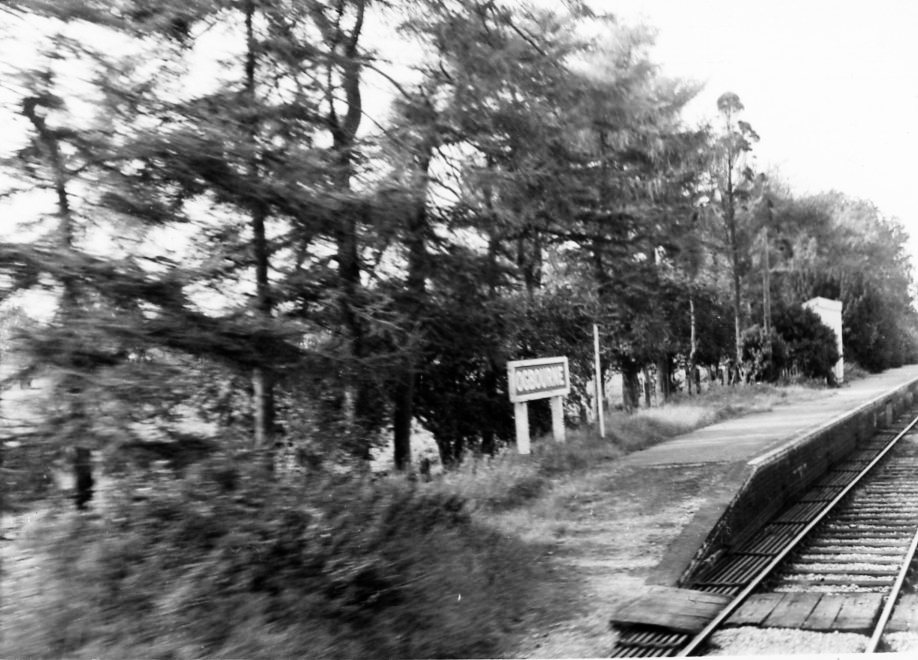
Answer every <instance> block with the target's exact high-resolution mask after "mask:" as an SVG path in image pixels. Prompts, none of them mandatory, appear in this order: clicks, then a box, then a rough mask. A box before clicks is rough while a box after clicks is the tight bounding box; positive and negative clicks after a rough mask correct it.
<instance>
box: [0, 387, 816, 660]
mask: <svg viewBox="0 0 918 660" xmlns="http://www.w3.org/2000/svg"><path fill="white" fill-rule="evenodd" d="M815 396H820V391H819V390H816V389H806V388H800V387H795V388H783V389H782V388H774V387H767V386H756V387H749V388H737V389H726V388H723V389H715V390H713V391H712V392H709V393H708V394H706V395H704V396H702V397H698V398H693V399H684V400H680V401H676V402H674V403H673V404H672V405H669V406H666V407H664V408H661V409H651V410H643V411H641V412H639V413H637V414H635V415H632V416H626V415H624V414H613V415H611V416H610V417H609V418H608V424H607V430H608V434H609V437H608V438H607V439H606V440H603V441H601V440H599V439H598V438H597V437H596V435H595V434H594V433H593V432H592V431H589V430H584V431H572V432H571V433H570V437H569V441H568V442H567V443H565V444H563V445H556V444H554V443H551V442H546V441H541V442H536V443H535V451H534V454H533V455H532V456H531V457H520V456H517V455H515V454H513V453H512V452H507V453H505V454H503V455H501V456H498V457H497V458H495V459H492V460H488V461H479V462H469V463H468V464H467V465H464V466H463V467H462V468H460V469H458V470H456V471H454V472H451V473H449V474H447V475H445V476H444V477H442V478H439V479H435V480H434V481H433V482H432V483H429V484H424V483H420V484H419V483H409V482H406V481H405V480H404V479H397V478H389V479H384V480H376V481H372V480H366V479H364V480H356V479H353V478H339V479H334V480H333V479H330V478H327V477H326V478H321V479H320V478H318V477H312V478H310V479H309V480H308V481H307V483H306V486H305V488H304V487H303V484H302V483H298V484H295V485H294V484H282V483H278V484H272V485H265V483H264V481H263V480H262V479H259V478H257V477H256V476H255V475H254V474H253V473H251V472H250V471H249V469H248V468H247V467H246V465H247V463H248V462H247V461H244V460H239V457H235V458H234V459H232V460H229V459H227V458H226V457H224V458H222V459H213V460H210V461H209V462H206V463H203V464H201V465H199V466H197V467H195V468H192V469H190V470H189V471H187V472H186V473H185V474H183V475H180V476H176V475H174V474H171V473H169V472H167V471H160V472H159V473H157V474H155V475H145V476H144V478H143V480H142V481H141V480H138V481H134V482H131V481H125V482H123V483H121V484H119V486H118V492H116V493H112V494H110V495H109V497H108V498H107V503H106V504H105V506H101V505H98V506H97V510H96V511H95V512H94V513H92V514H90V515H78V514H74V513H72V512H70V511H57V512H55V511H49V512H47V513H45V514H43V515H42V516H41V517H40V519H37V520H35V521H33V522H31V523H30V524H29V525H27V527H26V528H25V529H24V530H23V533H22V534H21V536H20V538H19V539H18V540H17V541H16V542H15V543H5V544H4V546H3V554H4V557H3V559H4V563H3V567H2V571H3V574H2V580H3V582H2V584H0V587H2V592H3V594H4V598H3V600H2V603H0V620H2V621H3V635H2V638H0V657H22V656H44V657H60V656H67V657H134V656H137V657H140V656H143V657H169V658H191V657H218V656H220V657H226V656H234V657H294V656H295V657H358V656H370V657H391V656H400V657H437V656H440V657H442V656H453V657H455V656H465V657H469V656H490V655H494V654H495V653H497V652H499V650H500V649H501V648H502V641H503V639H504V638H505V637H506V636H507V635H508V634H511V632H513V631H516V632H518V629H519V622H520V621H521V620H522V617H523V615H524V613H525V610H526V608H527V606H528V604H529V603H531V602H532V601H533V599H541V602H543V603H544V599H545V593H544V591H539V583H540V580H542V579H543V576H544V575H545V571H546V570H551V568H550V566H547V565H546V563H545V561H544V556H545V553H544V549H545V548H546V547H548V546H550V544H551V542H552V530H553V529H555V528H556V526H557V525H559V524H563V522H564V516H565V515H566V509H565V506H564V500H565V498H566V497H568V496H569V495H570V492H571V488H576V484H577V482H578V480H579V479H582V478H586V477H588V474H589V472H590V470H591V469H595V468H596V467H598V466H602V465H608V464H609V463H610V462H614V461H615V460H616V459H617V458H619V457H621V456H623V455H624V454H627V453H629V452H632V451H635V450H638V449H641V448H644V447H647V446H650V445H652V444H654V443H657V442H659V441H661V440H664V439H666V438H669V437H672V436H675V435H678V434H680V433H684V432H687V431H691V430H693V429H696V428H699V427H702V426H705V425H708V424H711V423H714V422H717V421H719V420H722V419H726V418H728V417H734V416H738V415H742V414H745V413H748V412H752V411H757V410H765V409H769V408H771V407H772V406H774V405H776V404H779V403H781V402H784V401H787V400H788V399H795V400H796V399H800V398H805V397H815ZM151 476H154V477H155V480H156V481H155V483H154V484H153V486H154V487H153V489H150V488H149V486H150V478H151ZM558 596H559V597H561V596H562V595H561V594H558ZM546 606H550V604H549V605H546Z"/></svg>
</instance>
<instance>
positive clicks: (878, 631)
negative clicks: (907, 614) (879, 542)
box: [864, 529, 918, 653]
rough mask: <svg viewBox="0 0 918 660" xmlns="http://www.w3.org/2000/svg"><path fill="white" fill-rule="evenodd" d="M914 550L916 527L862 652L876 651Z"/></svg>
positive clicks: (903, 583)
mask: <svg viewBox="0 0 918 660" xmlns="http://www.w3.org/2000/svg"><path fill="white" fill-rule="evenodd" d="M916 550H918V529H915V534H914V535H913V536H912V542H911V544H910V545H909V546H908V552H906V553H905V559H904V560H903V562H902V566H900V567H899V573H898V575H897V576H896V581H895V582H894V583H893V586H892V589H890V592H889V595H888V596H887V597H886V603H885V604H884V605H883V611H882V612H880V618H879V619H877V623H876V625H875V626H874V628H873V635H871V636H870V641H869V642H867V647H866V648H865V649H864V653H875V652H876V650H877V646H879V644H880V638H881V637H882V636H883V631H884V630H885V629H886V624H887V623H889V618H890V617H891V616H892V612H893V609H894V608H895V606H896V600H898V598H899V592H901V591H902V587H903V586H904V585H905V577H906V575H908V571H909V569H910V568H911V565H912V560H913V559H914V558H915V552H916Z"/></svg>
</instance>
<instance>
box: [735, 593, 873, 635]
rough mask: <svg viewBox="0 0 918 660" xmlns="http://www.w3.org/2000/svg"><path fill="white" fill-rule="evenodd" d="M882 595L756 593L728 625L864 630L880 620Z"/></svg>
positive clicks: (815, 629) (846, 630)
mask: <svg viewBox="0 0 918 660" xmlns="http://www.w3.org/2000/svg"><path fill="white" fill-rule="evenodd" d="M883 597H884V594H878V593H850V594H830V593H802V592H800V593H795V592H788V593H764V594H753V595H752V596H750V597H749V598H748V599H747V600H746V602H745V603H743V604H742V605H741V606H740V608H739V609H738V610H737V611H736V612H734V613H733V614H732V615H731V616H730V618H729V619H727V621H726V623H725V625H726V626H731V627H732V626H762V627H764V628H794V629H798V630H814V631H824V632H825V631H839V632H864V631H868V630H870V629H871V628H872V627H873V624H874V622H875V621H876V620H877V617H878V616H879V614H880V609H881V608H882V607H883Z"/></svg>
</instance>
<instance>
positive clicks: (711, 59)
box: [592, 0, 918, 264]
mask: <svg viewBox="0 0 918 660" xmlns="http://www.w3.org/2000/svg"><path fill="white" fill-rule="evenodd" d="M592 5H593V6H594V7H595V8H596V9H602V10H606V11H610V12H612V13H615V14H617V15H619V16H621V17H622V18H623V19H625V20H626V22H628V23H633V22H637V21H638V20H639V19H640V18H642V17H643V18H645V19H646V23H648V24H650V25H653V26H655V27H656V28H657V29H658V34H657V46H656V48H655V49H654V50H653V51H652V53H653V58H654V60H655V61H657V62H658V63H659V64H660V65H661V68H662V71H663V73H664V74H666V75H672V76H678V77H682V78H690V79H693V80H697V81H699V82H703V83H706V86H705V89H704V90H703V91H702V93H701V94H700V95H699V97H698V98H697V99H696V100H695V101H694V102H693V104H692V105H691V106H690V107H689V113H688V116H689V117H690V118H701V117H709V118H710V117H713V116H714V115H715V114H716V100H717V97H718V96H720V94H721V93H723V92H725V91H732V92H735V93H736V94H738V95H739V97H740V99H741V100H742V102H743V104H744V105H745V106H746V111H745V119H746V120H747V121H749V123H750V124H752V127H753V128H754V129H755V130H756V132H757V133H758V134H759V135H760V136H761V141H760V142H759V144H758V145H757V146H756V153H757V154H758V157H757V161H758V166H759V168H760V169H762V170H766V171H767V170H768V169H769V168H771V167H777V169H778V171H779V173H780V175H781V176H782V178H783V179H785V180H786V181H787V182H788V183H789V184H790V185H791V187H792V188H793V189H794V191H795V192H797V193H800V194H804V193H807V192H819V191H823V190H830V189H835V190H839V191H841V192H844V193H846V194H848V195H851V196H853V197H861V198H865V199H869V200H871V201H873V202H874V203H875V204H876V205H877V206H878V207H879V209H880V210H881V212H882V213H883V214H885V215H887V216H892V217H896V218H898V219H899V220H900V221H901V222H902V223H903V225H904V226H905V227H906V229H907V230H908V231H909V233H910V235H911V236H912V240H911V244H910V247H911V252H912V255H913V262H914V263H916V264H918V195H916V188H918V180H916V176H918V172H915V171H914V168H913V167H912V161H913V159H914V157H915V155H916V154H918V133H916V130H915V122H916V121H918V3H915V2H908V1H906V0H874V1H873V2H869V3H868V2H863V1H858V2H852V1H850V0H836V1H835V2H832V1H829V0H796V1H794V0H767V1H764V2H763V1H758V2H752V1H750V0H703V1H702V0H682V1H681V2H680V1H678V0H644V1H643V2H641V1H640V0H593V2H592Z"/></svg>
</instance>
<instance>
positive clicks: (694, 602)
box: [611, 587, 730, 633]
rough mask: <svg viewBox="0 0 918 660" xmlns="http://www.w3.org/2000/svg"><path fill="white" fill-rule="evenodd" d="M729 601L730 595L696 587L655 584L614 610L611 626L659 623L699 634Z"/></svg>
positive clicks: (652, 624)
mask: <svg viewBox="0 0 918 660" xmlns="http://www.w3.org/2000/svg"><path fill="white" fill-rule="evenodd" d="M729 602H730V598H729V597H728V596H722V595H720V594H710V593H707V592H706V591H695V590H693V589H676V588H672V587H652V588H650V589H649V590H648V591H647V592H645V593H644V594H642V595H640V596H638V597H636V598H634V599H632V600H630V601H628V602H626V603H622V605H620V606H619V607H618V609H616V610H615V611H614V612H613V613H612V619H611V622H612V625H616V626H620V627H628V626H635V625H645V626H658V627H660V628H666V629H667V630H673V631H677V632H685V633H697V632H700V631H701V630H702V628H704V627H705V626H706V625H707V624H708V622H709V621H711V620H712V619H713V618H714V617H715V616H716V615H717V613H718V612H720V611H721V610H722V609H723V608H724V606H725V605H726V604H727V603H729Z"/></svg>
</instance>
